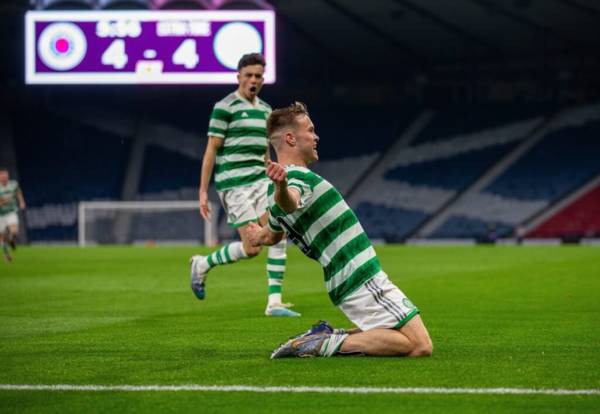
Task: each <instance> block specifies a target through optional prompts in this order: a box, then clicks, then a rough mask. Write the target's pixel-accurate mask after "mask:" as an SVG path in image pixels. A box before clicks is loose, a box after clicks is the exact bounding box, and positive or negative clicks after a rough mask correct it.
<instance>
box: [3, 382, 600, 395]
mask: <svg viewBox="0 0 600 414" xmlns="http://www.w3.org/2000/svg"><path fill="white" fill-rule="evenodd" d="M0 390H2V391H92V392H107V391H125V392H149V391H153V392H155V391H158V392H165V391H166V392H172V391H212V392H255V393H321V394H487V395H600V389H596V388H592V389H562V388H444V387H307V386H296V387H292V386H289V387H287V386H281V387H261V386H254V385H197V384H187V385H94V384H85V385H74V384H0Z"/></svg>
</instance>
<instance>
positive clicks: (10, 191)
mask: <svg viewBox="0 0 600 414" xmlns="http://www.w3.org/2000/svg"><path fill="white" fill-rule="evenodd" d="M18 191H19V183H18V182H16V181H14V180H9V181H8V183H6V185H2V184H0V198H2V199H4V198H5V197H8V198H9V199H10V201H9V202H8V203H7V204H2V205H0V216H3V215H5V214H10V213H16V212H17V211H19V205H18V204H17V192H18Z"/></svg>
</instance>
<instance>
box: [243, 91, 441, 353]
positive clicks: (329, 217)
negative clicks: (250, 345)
mask: <svg viewBox="0 0 600 414" xmlns="http://www.w3.org/2000/svg"><path fill="white" fill-rule="evenodd" d="M267 133H268V136H269V139H270V142H271V144H272V145H273V147H274V148H275V151H276V152H277V159H278V163H275V162H270V161H269V163H268V165H267V176H268V177H269V178H270V179H271V180H272V184H270V185H269V190H268V197H269V210H270V213H271V214H270V216H269V218H268V224H267V226H265V227H261V226H260V225H258V224H256V223H251V224H249V225H248V226H247V232H248V235H247V236H248V239H249V240H250V242H251V244H252V245H253V246H258V245H271V244H275V243H278V242H279V241H280V240H281V239H282V238H283V235H284V232H285V233H287V235H288V237H289V238H290V239H291V240H292V241H293V242H294V243H296V244H297V245H298V247H299V248H300V250H302V252H304V254H305V255H306V256H308V257H310V258H311V259H314V260H316V261H318V262H319V263H320V264H321V266H322V267H323V271H324V276H325V286H326V288H327V291H328V292H329V297H330V299H331V301H332V302H333V303H334V304H335V305H337V306H338V307H339V308H340V310H341V311H342V312H343V313H344V314H345V315H346V316H347V317H348V319H350V320H351V321H352V322H353V323H354V324H355V325H356V326H357V327H358V329H353V330H351V331H348V332H346V331H344V330H334V329H333V328H331V327H330V326H329V325H327V324H324V323H322V324H320V325H316V326H315V327H314V328H313V329H311V330H309V331H308V332H307V333H305V334H304V335H299V336H298V337H296V338H293V339H291V340H289V341H288V342H287V343H285V344H283V345H282V346H281V347H279V348H278V349H276V350H275V351H274V352H273V354H272V355H271V358H281V357H285V356H332V355H335V354H338V353H339V354H355V353H360V354H366V355H388V356H392V355H399V356H429V355H431V352H432V349H433V346H432V343H431V339H430V338H429V333H428V332H427V329H426V328H425V325H424V324H423V321H422V320H421V317H420V316H419V310H418V309H417V308H416V307H415V306H414V305H413V304H412V303H411V301H410V300H409V299H408V298H407V297H406V295H405V294H404V293H402V291H400V289H398V288H397V287H396V286H395V285H394V284H393V283H391V282H390V280H389V279H388V277H387V275H386V274H385V272H383V270H382V269H381V265H380V263H379V260H378V258H377V255H376V254H375V250H374V249H373V246H372V245H371V242H370V240H369V238H368V237H367V235H366V234H365V232H364V230H363V228H362V226H361V225H360V223H359V221H358V219H357V217H356V215H355V214H354V212H353V211H352V209H350V207H348V205H347V204H346V202H345V201H344V199H343V198H342V196H341V195H340V193H339V192H338V191H337V190H336V189H335V188H334V187H333V186H332V185H331V184H330V183H329V182H327V181H326V180H324V179H323V178H322V177H320V176H319V175H317V174H315V173H314V172H312V171H310V170H309V169H308V168H306V167H307V165H308V164H310V163H312V162H314V161H316V160H317V159H318V153H317V143H318V141H319V137H318V136H317V134H316V132H315V127H314V125H313V123H312V121H311V120H310V117H309V115H308V111H307V109H306V106H305V105H304V104H302V103H299V102H296V103H294V104H293V105H291V106H289V107H287V108H282V109H277V110H275V111H273V113H271V115H270V117H269V119H268V122H267Z"/></svg>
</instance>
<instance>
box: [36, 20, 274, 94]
mask: <svg viewBox="0 0 600 414" xmlns="http://www.w3.org/2000/svg"><path fill="white" fill-rule="evenodd" d="M25 20H26V25H25V26H26V33H25V34H26V53H25V55H26V61H25V63H26V64H25V67H26V76H25V79H26V82H27V83H28V84H38V83H39V84H48V83H62V84H68V83H72V84H82V83H84V84H118V83H182V84H203V83H204V84H208V83H213V84H214V83H217V84H235V83H237V78H236V75H237V63H238V61H239V59H240V58H241V57H242V55H244V54H246V53H254V52H256V53H262V54H263V56H264V57H265V60H266V63H267V64H266V67H265V75H264V77H265V82H266V83H273V82H274V81H275V14H274V12H273V11H272V10H218V11H206V10H201V11H185V12H182V11H116V10H115V11H86V12H84V11H64V12H63V11H60V12H59V11H30V12H27V14H26V18H25Z"/></svg>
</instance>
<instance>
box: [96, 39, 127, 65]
mask: <svg viewBox="0 0 600 414" xmlns="http://www.w3.org/2000/svg"><path fill="white" fill-rule="evenodd" d="M127 60H128V59H127V54H126V53H125V41H124V40H122V39H117V40H114V41H113V42H112V43H111V44H110V46H109V47H108V48H107V49H106V50H105V51H104V53H103V54H102V64H103V65H112V66H113V67H114V68H115V69H123V68H124V67H125V65H126V64H127Z"/></svg>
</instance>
